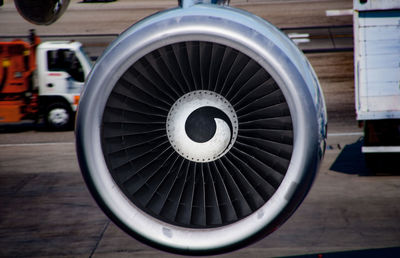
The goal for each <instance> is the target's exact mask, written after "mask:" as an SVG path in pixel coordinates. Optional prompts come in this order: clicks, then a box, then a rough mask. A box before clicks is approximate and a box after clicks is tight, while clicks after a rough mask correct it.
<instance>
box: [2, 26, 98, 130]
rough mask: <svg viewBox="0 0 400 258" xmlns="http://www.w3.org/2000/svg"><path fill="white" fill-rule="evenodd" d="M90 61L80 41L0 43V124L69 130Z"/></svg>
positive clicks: (37, 40)
mask: <svg viewBox="0 0 400 258" xmlns="http://www.w3.org/2000/svg"><path fill="white" fill-rule="evenodd" d="M90 69H91V62H90V60H89V59H88V58H87V56H86V54H85V53H84V52H83V49H82V45H81V44H80V43H79V42H64V41H60V42H44V43H41V42H40V39H39V37H37V36H36V35H35V34H34V32H33V31H32V32H31V35H30V42H29V43H28V42H25V41H22V40H14V41H11V42H0V124H9V123H18V122H21V121H23V120H33V121H35V122H38V121H40V120H41V119H42V118H43V119H44V121H45V123H46V124H47V126H49V127H50V128H51V129H66V128H68V127H69V128H70V127H71V125H72V123H73V117H74V112H75V111H76V107H77V104H78V101H79V95H80V92H81V90H82V87H83V83H84V80H85V78H86V76H87V74H88V73H89V71H90Z"/></svg>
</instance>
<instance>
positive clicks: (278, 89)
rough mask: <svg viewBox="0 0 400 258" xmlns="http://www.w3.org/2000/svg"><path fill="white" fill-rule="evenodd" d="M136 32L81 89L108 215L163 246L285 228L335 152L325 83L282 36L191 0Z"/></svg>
mask: <svg viewBox="0 0 400 258" xmlns="http://www.w3.org/2000/svg"><path fill="white" fill-rule="evenodd" d="M191 3H193V2H191V1H188V2H186V5H185V4H184V5H182V6H183V7H178V8H175V9H171V10H167V11H163V12H160V13H157V14H155V15H153V16H150V17H148V18H146V19H144V20H142V21H140V22H138V23H137V24H135V25H133V26H132V27H131V28H129V29H128V30H126V31H125V32H124V33H122V34H121V35H120V37H119V38H118V39H117V40H115V41H114V42H113V43H112V44H111V45H110V46H109V47H108V49H107V50H106V51H105V52H104V54H103V55H102V57H101V58H100V59H99V60H98V62H97V64H96V65H95V67H94V69H93V70H92V73H91V75H90V76H89V78H88V80H87V82H86V86H85V89H84V92H83V94H82V96H81V102H80V105H79V111H78V116H77V124H76V141H77V152H78V158H79V163H80V166H81V169H82V173H83V176H84V178H85V181H86V183H87V185H88V187H89V189H90V191H91V193H92V194H93V196H94V198H95V199H96V200H97V202H98V204H99V206H100V207H101V208H102V209H103V210H104V212H105V213H106V214H107V215H108V216H109V217H110V218H111V219H112V220H113V221H114V222H115V223H116V224H117V225H118V226H120V227H121V228H122V229H123V230H125V231H126V232H127V233H129V234H130V235H132V236H133V237H135V238H137V239H139V240H140V241H142V242H144V243H147V244H149V245H151V246H153V247H156V248H160V249H162V250H166V251H171V252H174V253H182V254H197V255H198V254H216V253H222V252H226V251H231V250H235V249H237V248H240V247H243V246H246V245H248V244H250V243H253V242H254V241H256V240H258V239H260V238H262V237H264V236H266V235H267V234H269V233H271V232H272V231H274V230H275V229H276V228H277V227H279V225H281V224H282V223H283V222H284V221H285V220H286V219H287V218H288V217H289V216H290V215H291V214H292V213H293V212H294V210H295V209H296V208H297V207H298V205H299V204H300V203H301V202H302V200H303V199H304V198H305V196H306V194H307V192H308V190H309V189H310V187H311V184H312V182H313V180H314V177H315V175H316V173H317V170H318V167H319V164H320V161H321V158H322V156H323V153H324V150H325V138H326V124H327V118H326V111H325V104H324V99H323V96H322V92H321V88H320V86H319V84H318V80H317V77H316V75H315V73H314V71H313V69H312V67H311V66H310V64H309V63H308V61H307V60H306V58H305V57H304V55H303V54H302V53H301V51H299V50H298V48H297V47H296V46H295V44H293V42H292V41H291V40H290V39H289V38H288V37H286V35H284V34H283V33H282V32H281V31H279V30H278V29H277V28H275V27H274V26H273V25H271V24H270V23H268V22H266V21H265V20H263V19H261V18H259V17H257V16H255V15H253V14H250V13H248V12H246V11H243V10H239V9H235V8H230V7H227V6H223V5H211V4H191Z"/></svg>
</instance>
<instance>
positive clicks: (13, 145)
mask: <svg viewBox="0 0 400 258" xmlns="http://www.w3.org/2000/svg"><path fill="white" fill-rule="evenodd" d="M74 144H75V143H74V142H36V143H9V144H8V143H5V144H0V147H31V146H55V145H74Z"/></svg>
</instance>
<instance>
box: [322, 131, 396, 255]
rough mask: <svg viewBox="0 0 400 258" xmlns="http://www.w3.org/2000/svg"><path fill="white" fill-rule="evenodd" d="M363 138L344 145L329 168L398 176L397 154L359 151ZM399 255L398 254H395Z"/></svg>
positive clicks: (362, 173) (350, 173) (348, 171)
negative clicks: (366, 153)
mask: <svg viewBox="0 0 400 258" xmlns="http://www.w3.org/2000/svg"><path fill="white" fill-rule="evenodd" d="M363 143H364V141H363V138H360V139H358V140H357V141H356V142H355V143H352V144H348V145H346V146H345V147H344V148H343V150H342V151H341V152H340V154H339V155H338V157H337V158H336V160H335V162H334V163H333V164H332V166H331V167H330V170H332V171H335V172H339V173H344V174H349V175H359V176H394V175H396V176H400V167H399V165H398V160H399V154H398V153H395V154H390V153H389V154H388V153H376V154H375V153H374V154H368V155H365V154H363V153H362V152H361V148H362V146H363ZM397 257H400V256H397Z"/></svg>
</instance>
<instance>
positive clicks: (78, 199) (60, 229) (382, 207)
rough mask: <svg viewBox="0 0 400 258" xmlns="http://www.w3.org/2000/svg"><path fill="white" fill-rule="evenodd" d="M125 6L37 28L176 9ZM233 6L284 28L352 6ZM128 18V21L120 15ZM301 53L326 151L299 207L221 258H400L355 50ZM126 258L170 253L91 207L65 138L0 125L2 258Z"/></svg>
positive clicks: (398, 217) (19, 26) (399, 190)
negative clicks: (371, 162)
mask: <svg viewBox="0 0 400 258" xmlns="http://www.w3.org/2000/svg"><path fill="white" fill-rule="evenodd" d="M10 2H11V1H7V0H6V1H5V5H4V6H3V7H1V8H0V35H6V34H7V33H10V34H9V35H11V33H14V34H13V35H15V34H23V33H24V32H25V31H26V28H29V27H32V26H31V25H29V24H27V23H26V24H25V22H24V21H23V20H22V19H21V18H19V16H17V15H16V13H15V10H14V11H13V10H12V6H10ZM132 2H134V4H135V7H136V9H135V10H136V11H137V12H138V13H136V11H132V10H133V8H132V9H129V8H128V7H130V6H131V5H130V4H129V3H128V1H123V0H119V1H118V3H114V4H113V5H111V4H98V5H97V4H93V5H87V6H84V8H83V7H82V8H83V10H82V9H80V8H81V7H80V6H82V5H83V4H78V3H77V2H76V1H73V3H72V5H71V10H70V12H67V14H66V15H65V17H63V18H61V19H62V20H60V23H57V24H55V25H54V26H53V25H52V26H49V27H44V28H39V29H40V30H39V32H40V33H42V34H46V33H47V34H60V32H65V34H73V33H74V34H77V33H82V34H85V33H87V32H88V31H86V30H91V28H93V29H92V30H91V31H90V32H92V33H101V34H106V33H119V32H121V29H122V27H124V26H129V25H125V23H124V22H127V23H128V22H129V23H130V24H131V23H132V22H134V21H136V20H138V19H139V18H140V17H144V16H145V15H148V14H149V13H150V12H153V11H155V10H159V9H160V8H165V7H163V6H164V5H166V6H168V5H171V6H172V5H173V4H174V2H173V1H154V2H153V1H151V4H150V7H149V6H148V5H146V4H145V3H144V2H139V1H132ZM232 2H233V5H236V6H238V7H241V8H246V9H248V10H250V11H254V12H255V13H257V14H258V15H262V16H268V17H269V18H270V20H273V21H274V22H275V23H276V24H277V25H278V26H283V27H295V26H302V27H304V26H317V25H324V26H336V25H344V24H349V21H348V19H349V17H346V16H345V17H330V18H328V17H325V9H343V8H351V3H350V6H349V2H351V1H313V2H314V3H318V4H315V5H310V4H309V2H308V4H307V3H306V2H307V1H289V2H290V3H287V2H288V1H264V2H260V1H250V2H249V3H248V2H246V1H232ZM117 4H119V5H117ZM110 6H112V7H110ZM106 7H107V8H108V9H109V10H110V11H108V12H107V14H104V15H102V16H101V18H102V21H99V22H98V24H97V25H98V26H100V27H99V28H98V27H96V26H95V24H93V22H87V24H84V22H83V20H81V21H80V23H81V24H82V26H80V27H79V28H78V27H77V25H74V23H73V22H75V23H78V22H79V19H85V18H82V17H83V16H81V15H83V14H85V15H88V16H89V15H94V17H100V16H99V13H101V12H104V8H106ZM139 7H141V8H139ZM127 9H129V10H127ZM82 13H83V14H82ZM117 13H118V19H117V18H116V17H115V16H116V14H117ZM127 13H130V17H131V18H130V20H129V21H128V20H126V21H125V18H124V17H125V16H124V15H128V14H127ZM96 15H97V16H96ZM109 16H114V18H112V19H113V21H115V22H114V23H113V26H110V27H104V28H101V24H102V22H103V21H104V22H107V21H108V22H109V21H110V20H108V19H111V18H110V17H109ZM323 16H324V17H323ZM89 17H93V16H89ZM7 19H8V21H5V20H7ZM74 19H75V21H74ZM274 22H273V23H274ZM350 23H351V19H350ZM5 24H8V26H5ZM10 24H12V26H11V25H10ZM99 24H100V25H99ZM14 26H15V27H14ZM111 27H112V28H111ZM12 28H14V31H13V29H12ZM61 28H64V29H61ZM307 57H308V58H309V60H310V62H311V64H312V65H313V67H314V69H315V71H316V73H317V75H318V77H319V80H320V83H321V86H322V88H323V91H324V94H325V100H326V104H327V110H328V116H329V129H328V148H327V150H326V153H325V158H324V160H323V162H322V165H321V168H320V172H319V174H318V177H317V179H316V180H315V183H314V185H313V187H312V189H311V191H310V193H309V194H308V196H307V197H306V199H305V201H304V202H303V204H302V205H301V206H300V208H299V209H298V210H297V211H296V213H295V214H294V215H293V216H292V217H291V218H290V219H289V220H288V221H287V222H286V223H285V224H284V225H283V226H282V227H281V228H280V229H278V230H277V231H276V232H274V233H272V234H271V235H269V236H268V237H266V238H264V239H263V240H261V241H259V242H257V243H255V244H253V245H251V246H249V247H247V248H244V249H241V250H239V251H236V252H233V253H230V254H226V255H223V256H222V257H276V256H301V255H310V254H316V255H317V254H325V256H328V255H329V254H330V255H334V257H368V256H369V257H385V256H386V257H399V255H400V250H399V249H400V223H399V221H400V173H399V171H398V169H397V167H396V166H395V168H394V169H393V168H392V169H389V166H388V165H389V164H382V166H381V167H382V169H381V170H380V171H379V172H378V174H379V175H377V176H376V175H375V176H367V174H368V169H367V167H366V166H365V162H364V157H363V155H362V154H361V145H362V129H360V128H359V127H358V123H357V121H356V120H355V114H354V86H353V85H354V81H353V76H354V74H353V53H352V52H351V51H345V52H335V53H314V54H307ZM332 253H333V254H332ZM326 254H328V255H326ZM132 256H134V257H154V256H162V257H176V256H174V255H170V254H167V253H163V252H160V251H158V250H155V249H153V248H150V247H148V246H146V245H143V244H141V243H139V242H137V241H136V240H134V239H132V238H131V237H130V236H128V235H127V234H125V233H124V232H123V231H121V230H120V229H119V228H118V227H117V226H115V225H114V224H113V223H112V222H110V220H109V219H108V218H107V217H106V216H105V215H104V214H103V212H102V211H101V210H100V209H99V208H98V206H97V205H96V203H95V202H94V200H93V199H92V197H91V196H90V194H89V192H88V190H87V188H86V186H85V184H84V182H83V179H82V177H81V175H80V169H79V167H78V164H77V160H76V154H75V143H74V133H73V132H71V131H70V132H48V131H46V130H45V129H44V128H43V127H42V126H39V127H34V126H32V125H30V124H24V125H19V126H13V127H0V257H132Z"/></svg>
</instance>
